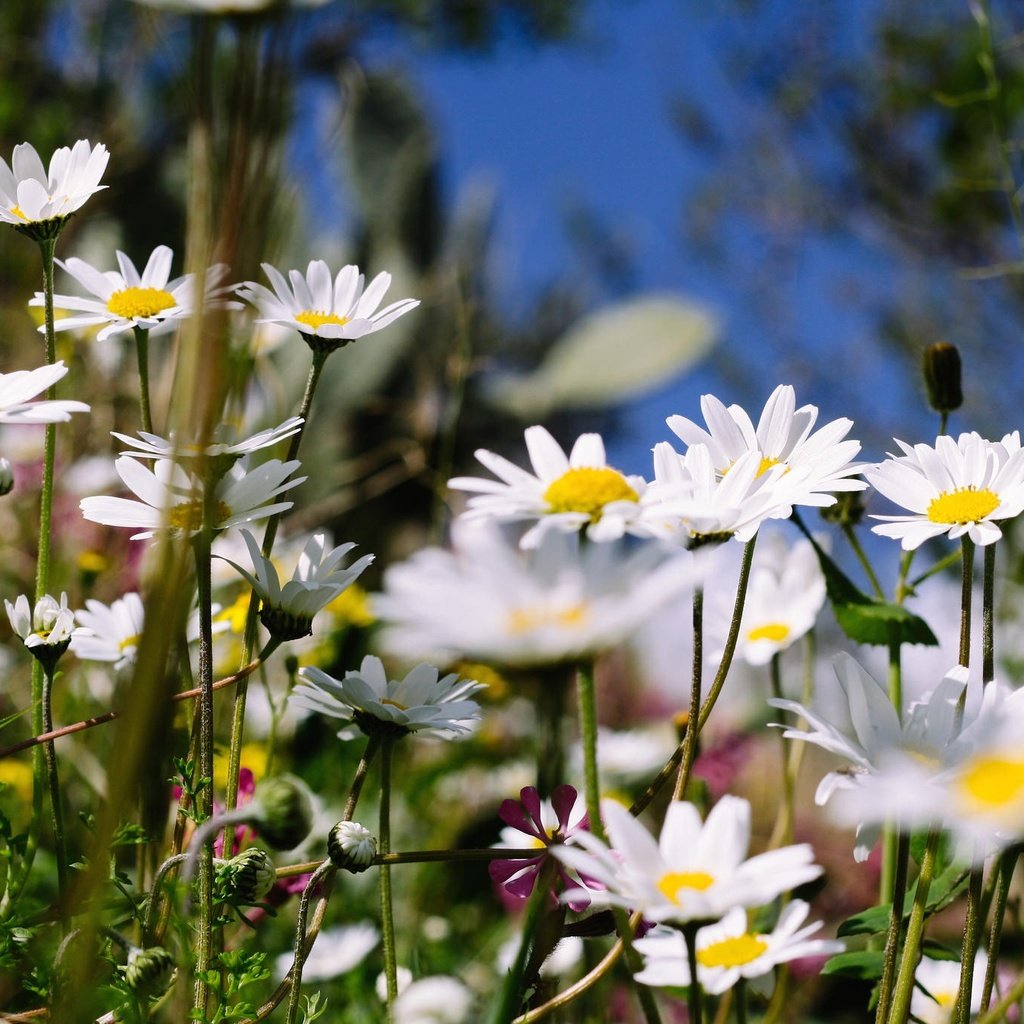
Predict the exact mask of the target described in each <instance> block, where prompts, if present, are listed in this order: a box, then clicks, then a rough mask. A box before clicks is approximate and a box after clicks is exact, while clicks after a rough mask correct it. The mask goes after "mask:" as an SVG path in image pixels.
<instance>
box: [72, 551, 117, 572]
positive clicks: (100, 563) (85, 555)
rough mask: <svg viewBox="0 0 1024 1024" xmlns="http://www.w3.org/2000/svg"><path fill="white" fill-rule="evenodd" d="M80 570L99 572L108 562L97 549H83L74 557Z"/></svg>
mask: <svg viewBox="0 0 1024 1024" xmlns="http://www.w3.org/2000/svg"><path fill="white" fill-rule="evenodd" d="M76 562H77V563H78V568H79V569H80V570H81V571H82V572H89V573H101V572H103V570H104V569H106V567H107V566H108V565H109V564H110V562H109V560H108V559H107V556H106V555H103V554H100V552H99V551H83V552H82V553H81V554H80V555H79V556H78V558H77V559H76Z"/></svg>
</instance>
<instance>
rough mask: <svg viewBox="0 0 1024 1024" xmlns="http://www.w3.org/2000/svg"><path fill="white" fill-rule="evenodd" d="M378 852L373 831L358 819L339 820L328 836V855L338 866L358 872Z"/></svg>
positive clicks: (366, 865)
mask: <svg viewBox="0 0 1024 1024" xmlns="http://www.w3.org/2000/svg"><path fill="white" fill-rule="evenodd" d="M376 854H377V840H376V838H375V836H374V835H373V833H372V832H371V831H370V830H369V829H368V828H366V827H365V826H363V825H360V824H359V822H358V821H339V822H338V824H337V825H335V826H334V828H332V829H331V831H330V833H329V834H328V836H327V855H328V856H329V857H330V858H331V863H332V864H333V865H334V866H335V867H336V868H341V869H343V870H345V871H351V872H353V873H355V874H358V873H359V872H360V871H365V870H366V869H367V868H368V867H369V866H370V865H371V864H372V863H373V858H374V857H375V856H376Z"/></svg>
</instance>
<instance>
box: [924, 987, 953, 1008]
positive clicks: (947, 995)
mask: <svg viewBox="0 0 1024 1024" xmlns="http://www.w3.org/2000/svg"><path fill="white" fill-rule="evenodd" d="M929 991H930V992H931V993H932V996H933V997H934V999H935V1002H937V1003H938V1004H939V1006H942V1007H944V1008H946V1009H949V1008H951V1007H952V1006H953V1004H954V1003H955V1002H956V997H957V995H958V994H959V993H957V992H953V991H943V992H935V991H934V990H932V989H929Z"/></svg>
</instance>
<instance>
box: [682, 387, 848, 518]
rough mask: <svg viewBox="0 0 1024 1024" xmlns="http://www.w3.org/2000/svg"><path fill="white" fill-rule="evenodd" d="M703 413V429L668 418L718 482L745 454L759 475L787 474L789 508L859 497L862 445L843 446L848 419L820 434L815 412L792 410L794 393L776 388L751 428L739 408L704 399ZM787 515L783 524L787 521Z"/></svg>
mask: <svg viewBox="0 0 1024 1024" xmlns="http://www.w3.org/2000/svg"><path fill="white" fill-rule="evenodd" d="M700 407H701V412H703V413H704V421H705V423H707V429H706V430H705V429H704V428H703V427H701V426H699V425H698V424H696V423H694V422H693V421H692V420H689V419H687V418H686V417H685V416H670V417H669V418H668V420H667V422H668V426H669V429H670V430H672V432H673V433H674V434H676V436H677V437H679V439H680V440H681V441H682V442H683V443H684V444H686V445H687V446H692V445H695V444H702V445H706V446H707V449H708V452H709V454H710V457H711V461H712V463H713V465H714V467H715V471H716V472H717V473H718V475H719V476H726V475H727V474H729V473H730V472H732V469H733V466H734V465H735V464H736V462H738V461H739V459H740V458H741V457H742V456H744V455H746V454H747V453H749V452H756V453H757V455H758V458H759V462H758V471H759V472H761V473H763V472H764V471H766V470H767V469H769V468H770V467H772V466H782V467H784V469H785V471H786V472H785V476H784V482H783V489H784V491H785V493H786V501H787V503H788V504H789V505H816V506H828V505H832V504H834V503H835V500H836V499H835V495H834V494H833V493H832V492H834V491H859V490H863V489H864V487H865V484H864V481H863V480H855V479H852V477H855V476H856V475H857V474H858V473H859V472H860V466H859V465H857V464H856V463H854V462H853V461H852V460H853V459H854V458H855V457H856V455H857V453H858V452H859V451H860V442H859V441H851V440H845V438H846V435H847V434H848V433H849V432H850V428H851V427H852V426H853V421H852V420H849V419H845V418H843V419H838V420H832V422H831V423H827V424H825V426H823V427H820V428H819V429H818V430H815V429H814V425H815V423H816V422H817V420H818V408H817V406H814V405H802V406H800V408H799V409H798V408H796V392H795V391H794V389H793V387H792V386H791V385H789V384H780V385H779V386H778V387H777V388H776V389H775V390H774V391H773V392H772V393H771V396H770V397H769V399H768V401H767V402H766V403H765V407H764V410H763V411H762V412H761V415H760V417H759V419H758V421H757V426H756V427H755V426H754V423H753V421H752V420H751V418H750V416H748V415H747V413H746V412H745V411H744V410H743V409H741V408H740V407H739V406H738V405H730V406H726V405H724V404H723V403H722V402H721V401H719V400H718V399H717V398H715V396H714V395H703V396H702V397H701V400H700ZM788 515H789V512H785V513H784V515H783V518H786V517H788Z"/></svg>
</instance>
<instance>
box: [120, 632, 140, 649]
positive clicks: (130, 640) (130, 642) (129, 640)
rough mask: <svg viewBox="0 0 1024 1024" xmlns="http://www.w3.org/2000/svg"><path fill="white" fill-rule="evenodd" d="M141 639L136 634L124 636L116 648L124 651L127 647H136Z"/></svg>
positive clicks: (138, 634)
mask: <svg viewBox="0 0 1024 1024" xmlns="http://www.w3.org/2000/svg"><path fill="white" fill-rule="evenodd" d="M141 639H142V634H141V633H136V634H135V636H126V637H125V638H124V639H123V640H122V641H121V642H120V643H119V644H118V645H117V646H118V648H119V649H120V650H122V651H125V650H127V649H128V648H129V647H138V646H139V641H140V640H141Z"/></svg>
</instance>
